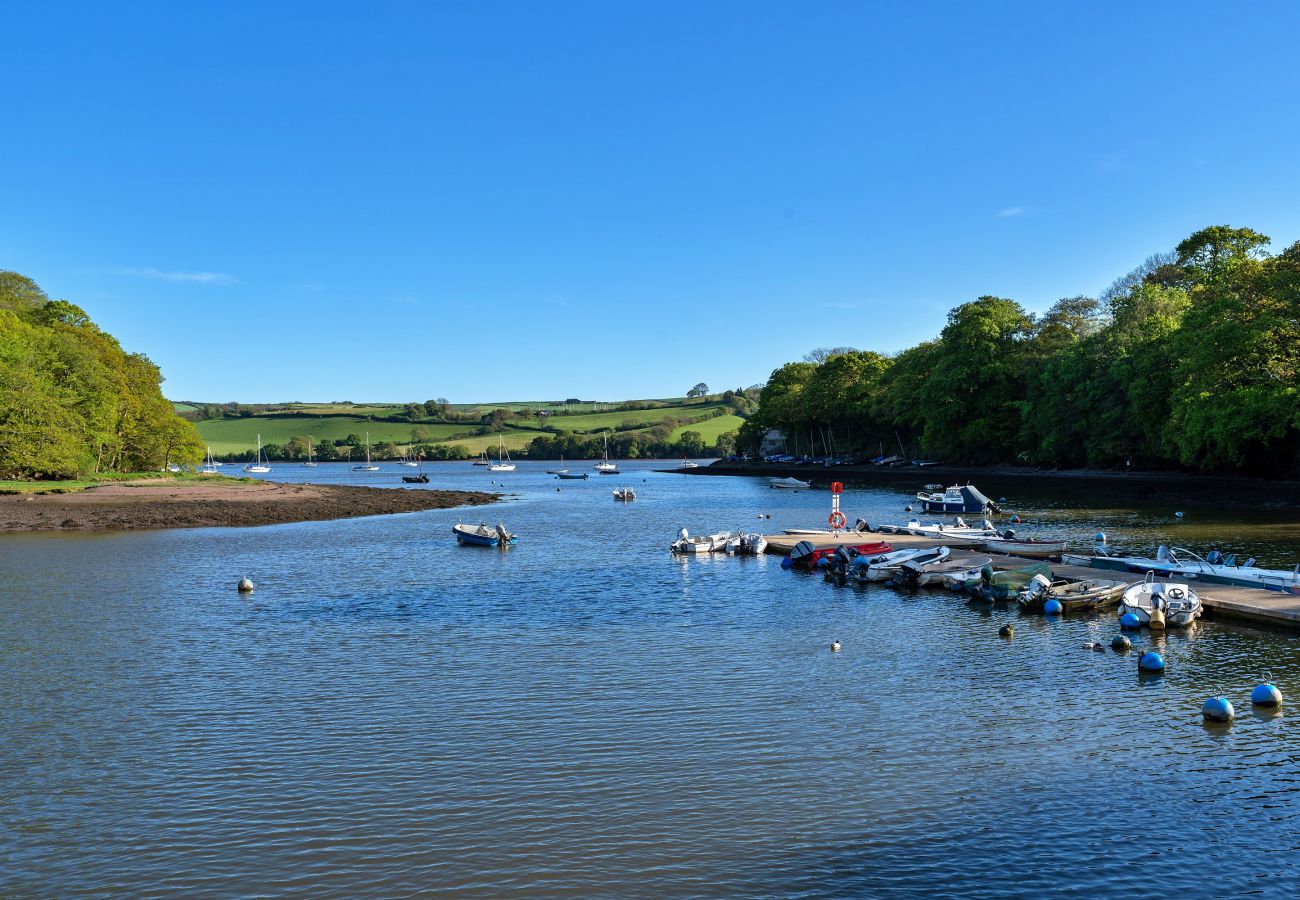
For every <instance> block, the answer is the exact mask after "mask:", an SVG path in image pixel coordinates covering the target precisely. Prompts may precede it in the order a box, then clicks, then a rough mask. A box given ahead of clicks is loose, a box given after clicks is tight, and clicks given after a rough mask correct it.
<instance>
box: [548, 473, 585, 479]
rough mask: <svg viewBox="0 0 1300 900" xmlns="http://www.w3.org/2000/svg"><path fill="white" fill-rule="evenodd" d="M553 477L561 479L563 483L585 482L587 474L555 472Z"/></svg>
mask: <svg viewBox="0 0 1300 900" xmlns="http://www.w3.org/2000/svg"><path fill="white" fill-rule="evenodd" d="M555 477H556V478H561V479H563V480H565V481H586V480H587V473H586V472H556V473H555Z"/></svg>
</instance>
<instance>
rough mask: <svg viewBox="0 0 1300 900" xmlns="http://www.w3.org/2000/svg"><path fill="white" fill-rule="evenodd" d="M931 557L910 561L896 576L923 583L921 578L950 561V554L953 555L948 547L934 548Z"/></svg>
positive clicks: (924, 556)
mask: <svg viewBox="0 0 1300 900" xmlns="http://www.w3.org/2000/svg"><path fill="white" fill-rule="evenodd" d="M929 553H930V555H922V556H918V557H916V558H914V559H909V560H908V561H907V562H905V563H903V564H902V565H901V566H899V567H898V570H897V572H896V574H898V575H900V576H902V577H903V578H904V579H906V580H908V581H915V582H916V583H917V584H920V583H921V576H922V575H924V574H926V573H928V572H929V571H930V570H931V569H934V568H938V567H940V566H942V565H943V564H944V563H945V562H947V561H948V556H949V554H951V553H952V550H950V549H949V548H947V547H932V548H930V551H929Z"/></svg>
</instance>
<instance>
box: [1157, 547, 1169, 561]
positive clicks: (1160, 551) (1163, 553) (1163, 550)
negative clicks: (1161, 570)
mask: <svg viewBox="0 0 1300 900" xmlns="http://www.w3.org/2000/svg"><path fill="white" fill-rule="evenodd" d="M1156 559H1158V560H1160V561H1161V562H1166V561H1167V560H1168V559H1169V548H1168V547H1166V546H1165V545H1164V544H1161V545H1160V546H1159V547H1158V548H1156Z"/></svg>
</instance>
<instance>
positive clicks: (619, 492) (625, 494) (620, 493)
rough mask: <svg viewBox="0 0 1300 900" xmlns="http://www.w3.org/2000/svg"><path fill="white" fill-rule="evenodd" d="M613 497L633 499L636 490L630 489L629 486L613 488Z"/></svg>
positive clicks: (616, 498)
mask: <svg viewBox="0 0 1300 900" xmlns="http://www.w3.org/2000/svg"><path fill="white" fill-rule="evenodd" d="M614 499H615V500H635V499H636V491H634V490H632V489H631V488H630V487H621V488H615V490H614Z"/></svg>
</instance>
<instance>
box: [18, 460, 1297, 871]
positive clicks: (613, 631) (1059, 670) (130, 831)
mask: <svg viewBox="0 0 1300 900" xmlns="http://www.w3.org/2000/svg"><path fill="white" fill-rule="evenodd" d="M325 468H326V467H322V469H325ZM464 469H465V470H467V471H460V470H458V469H456V468H447V469H439V470H438V471H439V472H440V473H441V472H445V473H447V474H445V476H440V477H444V479H445V483H448V484H449V486H451V485H464V484H472V483H477V482H479V481H481V480H482V479H481V478H480V477H479V476H481V474H482V473H479V472H478V471H477V470H470V468H469V467H467V466H466V467H464ZM317 471H318V472H319V471H320V470H317ZM329 477H336V478H346V477H348V476H346V474H344V475H338V474H330V473H329V472H326V473H325V474H324V475H319V476H318V475H317V474H315V473H313V475H312V480H325V479H326V478H329ZM639 477H645V478H646V479H647V480H646V482H644V484H643V485H642V488H641V493H642V494H643V495H644V497H645V498H646V500H647V501H650V502H645V503H643V502H642V501H640V500H638V501H637V503H635V504H632V505H630V506H627V507H622V506H613V508H611V505H612V504H611V503H610V501H609V500H608V489H607V488H605V487H604V484H603V483H597V482H594V481H593V482H591V483H590V484H589V485H588V486H589V487H591V488H592V489H591V490H583V488H582V487H581V485H584V483H581V482H578V483H576V485H578V486H573V487H570V486H566V488H565V490H564V491H563V492H561V493H558V494H556V493H555V492H554V490H553V487H554V486H553V484H551V483H550V479H547V478H545V477H544V476H541V475H540V474H529V473H528V472H527V471H523V470H521V472H520V473H519V477H518V478H516V479H515V480H514V481H513V482H512V487H517V489H518V492H519V495H520V499H518V500H517V501H512V502H511V503H510V504H508V505H506V506H502V507H499V508H497V509H494V510H492V512H491V513H490V514H489V515H488V516H487V518H490V519H492V520H495V519H497V518H502V519H504V520H506V521H507V522H508V523H509V525H510V526H511V528H512V529H513V530H516V531H518V532H519V533H520V534H521V535H522V536H523V537H522V538H521V542H520V544H519V545H517V546H516V547H514V548H511V549H510V550H509V551H507V552H497V551H478V550H472V549H462V548H457V547H455V546H454V545H453V544H452V543H451V542H450V541H449V540H448V537H449V536H450V526H451V524H452V523H454V522H455V521H456V520H457V518H458V517H459V516H460V515H462V513H458V512H456V511H434V512H429V513H421V514H413V515H405V516H396V517H390V518H380V519H364V520H355V521H344V522H332V523H302V524H296V525H288V526H277V527H273V528H263V529H246V530H225V531H223V530H218V529H204V530H193V531H174V532H155V533H141V534H129V535H111V536H84V535H83V536H72V537H64V536H60V537H50V536H41V537H14V538H6V539H5V540H3V541H0V572H2V573H3V575H0V584H2V585H3V588H4V591H5V593H4V599H3V601H2V602H0V658H2V659H3V662H4V664H3V667H0V689H2V690H3V696H4V697H5V698H6V702H5V704H4V705H3V707H0V728H2V729H3V731H2V733H3V737H4V741H3V742H0V770H3V771H4V772H5V773H6V777H5V778H4V779H3V780H0V809H3V810H4V813H3V815H4V824H5V828H4V829H3V831H0V854H2V855H3V857H4V858H5V860H6V865H5V867H4V871H3V872H0V886H3V888H4V890H3V892H4V893H15V894H33V893H72V892H82V891H97V892H111V893H131V894H151V893H152V894H163V893H167V894H176V893H185V894H216V893H236V892H239V893H265V894H280V893H313V894H321V895H330V894H335V895H353V894H358V893H384V894H396V893H413V892H416V891H420V890H428V889H430V888H439V889H443V890H447V891H455V892H457V893H465V894H477V895H483V896H492V897H501V896H511V895H517V896H536V895H539V894H557V895H558V894H569V895H577V894H581V895H588V894H601V895H617V896H624V895H628V896H648V895H652V896H662V895H682V894H690V895H698V896H736V895H766V896H791V897H800V896H828V895H830V896H864V895H866V896H886V897H888V896H899V897H903V896H915V895H917V894H921V893H927V894H929V893H947V894H960V895H964V896H973V897H979V896H990V897H992V896H999V897H1000V896H1007V895H1009V894H1011V895H1026V894H1031V893H1037V892H1043V893H1046V892H1053V893H1063V894H1065V895H1076V896H1096V895H1098V894H1101V893H1103V892H1114V891H1116V890H1118V891H1130V892H1133V891H1136V892H1150V891H1152V890H1157V889H1158V890H1159V891H1161V892H1164V893H1174V892H1179V893H1184V894H1188V895H1193V896H1195V895H1207V894H1208V895H1226V894H1235V893H1245V892H1248V891H1261V892H1264V893H1294V891H1295V889H1296V888H1297V886H1298V885H1297V877H1296V872H1295V863H1294V861H1293V860H1294V856H1293V855H1292V854H1291V853H1290V851H1291V850H1292V849H1293V848H1294V846H1295V845H1296V844H1297V843H1298V842H1300V823H1297V821H1296V808H1297V804H1296V800H1295V791H1296V789H1297V787H1298V785H1297V781H1300V777H1298V776H1297V775H1296V774H1295V772H1294V770H1295V760H1296V757H1297V748H1298V747H1300V739H1298V738H1297V735H1296V732H1295V729H1294V727H1293V726H1292V723H1293V721H1294V717H1292V716H1288V715H1287V714H1286V707H1284V708H1283V711H1282V714H1281V715H1268V716H1265V715H1260V716H1256V715H1254V714H1253V713H1252V712H1251V711H1250V708H1249V699H1248V698H1249V690H1250V688H1251V687H1253V685H1254V684H1255V683H1256V682H1257V681H1258V680H1260V679H1261V678H1262V677H1263V675H1264V673H1265V672H1268V673H1270V674H1271V677H1272V678H1273V680H1274V681H1276V682H1277V683H1278V684H1279V686H1281V688H1282V690H1283V692H1284V693H1285V694H1286V695H1287V696H1288V697H1290V696H1293V695H1294V696H1300V694H1297V691H1298V690H1300V677H1298V676H1300V647H1298V646H1297V641H1296V640H1295V638H1293V637H1292V636H1290V635H1285V634H1274V633H1264V632H1258V631H1254V630H1251V629H1246V628H1240V627H1234V626H1223V625H1219V624H1215V623H1212V622H1207V623H1202V624H1201V625H1200V626H1198V627H1197V628H1195V629H1192V630H1190V631H1188V632H1186V633H1178V632H1173V633H1171V634H1170V635H1168V636H1167V637H1164V638H1161V639H1154V638H1152V637H1151V636H1150V635H1147V634H1141V635H1139V644H1140V645H1141V646H1146V645H1152V646H1159V647H1160V648H1161V650H1162V652H1164V654H1165V656H1166V658H1167V659H1168V661H1169V671H1168V672H1167V674H1166V675H1165V676H1163V677H1160V678H1155V679H1141V678H1139V676H1138V674H1137V671H1136V663H1135V659H1136V657H1135V656H1134V655H1132V654H1130V655H1119V654H1114V653H1110V652H1108V653H1105V654H1100V653H1093V652H1090V651H1087V650H1084V649H1082V646H1081V645H1082V643H1083V642H1084V641H1085V640H1087V641H1092V640H1101V641H1102V642H1103V643H1106V644H1108V643H1109V637H1110V636H1112V635H1113V634H1114V633H1115V632H1116V628H1115V622H1114V618H1113V616H1111V615H1109V614H1107V615H1101V616H1094V617H1065V618H1063V619H1061V620H1059V621H1055V622H1048V621H1047V620H1045V619H1042V618H1041V617H1021V616H1020V615H1019V614H1018V613H1016V612H1015V611H1012V610H1008V609H1003V608H993V609H989V608H982V609H981V608H975V607H972V606H970V605H967V604H965V603H964V602H962V601H961V600H960V599H959V598H956V597H954V596H952V595H950V594H946V593H942V592H935V593H907V592H898V591H895V590H893V589H890V588H885V587H882V586H879V585H873V586H870V587H867V588H859V587H854V586H849V587H845V588H836V587H834V586H832V585H829V584H827V583H825V582H824V581H822V580H821V579H820V578H817V577H804V576H799V575H797V574H792V573H789V572H783V571H781V570H780V569H779V567H778V566H777V565H776V564H775V563H776V560H773V559H763V558H760V559H717V558H708V559H700V560H695V559H691V560H678V559H673V558H672V557H670V556H669V555H668V554H667V552H666V549H665V547H666V543H667V542H668V541H669V540H670V539H671V538H672V536H673V534H674V533H675V532H676V530H677V529H678V528H679V527H681V526H683V525H686V526H688V527H690V528H691V529H692V530H693V531H705V530H714V529H716V528H719V527H726V526H727V525H731V526H732V527H737V526H742V525H748V524H749V519H750V518H751V517H752V516H753V515H754V514H756V513H758V512H766V511H771V512H773V514H774V518H773V520H772V522H771V523H770V526H769V527H772V528H773V529H776V528H780V527H785V526H789V525H795V524H802V523H804V522H807V521H820V520H821V519H822V518H824V512H825V511H824V509H822V508H821V507H823V506H824V504H825V498H824V497H823V496H820V495H816V494H794V495H786V494H780V493H778V492H772V491H768V490H766V489H765V488H763V487H762V485H761V484H759V483H755V482H753V481H749V480H743V479H717V478H683V477H680V476H671V475H656V474H646V475H644V476H640V475H638V478H639ZM476 479H477V481H476ZM435 483H437V480H436V479H435ZM637 483H638V484H640V482H639V481H638V482H637ZM597 488H599V489H597ZM900 499H901V495H900V494H898V493H897V492H892V493H891V492H888V491H879V490H876V491H871V490H850V492H849V493H848V494H846V496H845V506H846V509H848V510H850V512H851V516H850V517H851V518H852V517H853V515H857V514H859V511H861V512H863V513H866V514H867V515H868V517H869V518H871V519H872V520H873V521H880V520H882V518H884V517H886V516H887V515H888V514H889V512H890V510H893V509H896V508H897V507H898V506H899V505H900ZM1021 508H1023V509H1025V510H1026V511H1029V512H1036V514H1038V515H1039V518H1040V519H1042V520H1043V521H1045V522H1050V523H1052V524H1054V525H1055V524H1058V523H1059V522H1060V521H1069V522H1072V523H1074V525H1075V526H1076V527H1077V528H1079V529H1080V530H1083V529H1085V528H1087V529H1092V530H1096V527H1097V523H1103V524H1104V525H1105V528H1104V530H1107V531H1108V532H1118V533H1121V534H1124V533H1125V532H1123V529H1124V528H1125V527H1129V528H1130V529H1131V531H1129V532H1127V534H1131V535H1133V536H1134V539H1137V538H1139V537H1140V538H1141V539H1144V540H1145V539H1146V538H1147V537H1148V536H1149V537H1151V538H1160V539H1163V540H1173V539H1174V538H1175V537H1177V538H1178V539H1179V540H1182V539H1183V537H1184V536H1185V535H1187V534H1189V533H1190V532H1188V531H1184V532H1181V533H1172V534H1170V535H1168V536H1165V537H1161V535H1160V534H1158V533H1157V532H1158V531H1159V528H1160V527H1161V526H1160V525H1159V522H1158V521H1157V520H1158V518H1159V517H1158V516H1156V515H1154V514H1153V513H1150V512H1145V511H1141V510H1137V511H1128V512H1125V511H1123V510H1117V511H1112V512H1100V513H1099V512H1096V511H1089V510H1072V511H1070V512H1068V513H1062V512H1060V511H1059V510H1055V509H1051V508H1049V507H1046V506H1042V505H1038V506H1034V505H1032V504H1030V505H1023V504H1022V507H1021ZM723 511H725V512H723ZM470 515H471V516H472V518H473V519H474V521H477V520H478V519H480V518H483V517H484V511H479V510H475V511H473V512H472V513H471V514H470ZM814 516H815V518H813V517H814ZM1063 516H1069V518H1068V519H1062V517H1063ZM1126 517H1127V518H1126ZM727 518H731V519H733V520H734V521H732V522H727V521H725V520H726V519H727ZM1125 521H1128V522H1129V523H1130V524H1129V525H1128V526H1125V525H1124V522H1125ZM766 524H767V523H765V525H766ZM1170 527H1171V528H1172V526H1170ZM1198 527H1199V526H1198ZM1254 527H1255V524H1254V523H1251V522H1246V523H1245V524H1243V525H1242V526H1241V529H1244V531H1242V533H1248V532H1249V531H1250V529H1252V528H1254ZM1234 533H1236V532H1234ZM245 573H247V574H251V575H252V576H253V577H254V578H255V579H256V581H257V585H258V587H257V592H256V593H255V594H254V595H252V596H251V597H240V596H238V595H236V594H235V592H234V590H233V583H234V580H235V579H236V578H238V577H239V576H240V575H242V574H245ZM1007 621H1013V622H1015V624H1016V634H1015V637H1014V639H1012V640H1009V641H1007V640H1003V639H1001V638H999V637H998V636H997V628H998V625H999V624H1001V623H1003V622H1007ZM832 638H836V639H838V640H840V641H841V642H842V645H843V650H842V652H840V653H838V654H832V653H830V652H829V650H828V644H829V641H830V640H831V639H832ZM1220 692H1223V693H1227V694H1228V695H1229V696H1230V697H1231V698H1232V699H1233V702H1234V704H1236V705H1237V709H1238V719H1237V721H1236V722H1235V723H1233V724H1232V725H1231V726H1229V727H1226V728H1220V729H1211V728H1207V727H1206V726H1205V725H1204V724H1202V722H1201V719H1200V712H1199V710H1200V704H1201V702H1202V701H1203V700H1204V698H1205V697H1206V696H1209V695H1210V694H1212V693H1220ZM1152 821H1155V822H1157V823H1159V826H1158V827H1151V824H1150V823H1151V822H1152ZM1204 860H1222V861H1225V862H1224V864H1223V865H1220V866H1219V867H1218V868H1217V870H1216V876H1215V879H1214V880H1213V881H1210V880H1207V878H1206V876H1205V872H1206V868H1205V867H1204V866H1202V865H1198V864H1197V861H1204ZM1155 885H1158V888H1157V887H1153V886H1155Z"/></svg>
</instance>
